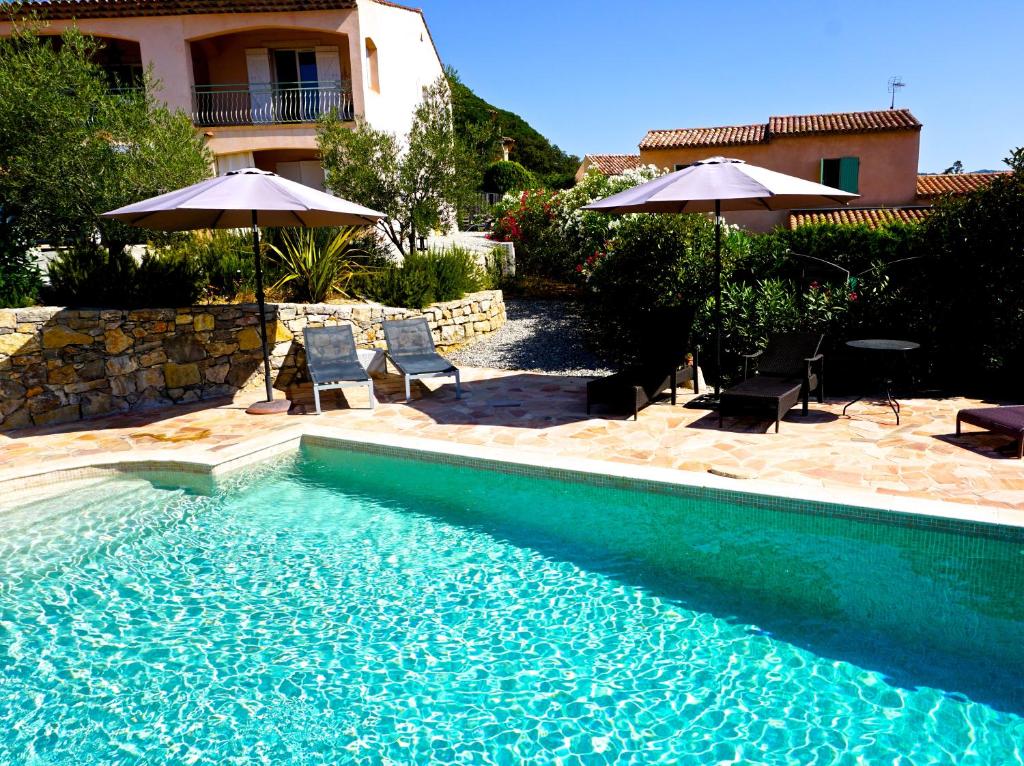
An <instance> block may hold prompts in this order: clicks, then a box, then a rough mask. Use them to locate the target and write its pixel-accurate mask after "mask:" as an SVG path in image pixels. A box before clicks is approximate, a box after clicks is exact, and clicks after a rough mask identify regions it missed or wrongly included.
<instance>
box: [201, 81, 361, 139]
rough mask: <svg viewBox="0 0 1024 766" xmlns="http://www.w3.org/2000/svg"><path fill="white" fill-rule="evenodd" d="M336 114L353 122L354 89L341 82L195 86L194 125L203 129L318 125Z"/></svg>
mask: <svg viewBox="0 0 1024 766" xmlns="http://www.w3.org/2000/svg"><path fill="white" fill-rule="evenodd" d="M331 111H336V112H337V113H338V117H339V118H340V119H342V120H351V119H353V116H354V112H353V108H352V88H351V85H350V84H349V83H345V82H341V81H338V80H333V81H324V80H321V81H318V82H275V83H266V84H263V83H233V84H217V85H193V86H192V122H194V123H195V124H196V125H197V126H199V127H218V126H220V127H224V126H238V125H287V124H293V123H302V122H315V121H316V120H317V119H318V118H319V117H320V116H321V115H325V114H327V113H329V112H331Z"/></svg>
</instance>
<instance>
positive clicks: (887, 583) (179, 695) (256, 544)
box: [0, 446, 1024, 764]
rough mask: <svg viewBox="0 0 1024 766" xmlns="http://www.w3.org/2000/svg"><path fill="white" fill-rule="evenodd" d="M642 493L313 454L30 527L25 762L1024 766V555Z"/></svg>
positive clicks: (14, 596)
mask: <svg viewBox="0 0 1024 766" xmlns="http://www.w3.org/2000/svg"><path fill="white" fill-rule="evenodd" d="M641 489H644V488H639V489H638V488H636V487H615V486H599V485H593V484H591V483H586V482H580V481H566V480H558V479H550V478H540V477H537V476H535V475H531V472H529V471H514V470H513V471H511V472H507V473H505V472H496V471H486V470H480V469H479V468H476V467H465V466H460V465H455V464H445V463H440V462H425V461H423V460H419V459H408V458H403V457H400V456H396V455H394V454H373V453H372V452H357V451H349V450H336V449H326V448H322V447H317V446H306V447H304V448H303V449H302V451H301V452H300V453H299V454H297V455H294V456H288V457H284V458H280V459H278V460H275V461H274V462H273V463H271V464H268V465H264V466H260V467H253V468H248V469H244V470H242V471H239V472H237V473H235V474H232V475H230V476H228V477H226V478H225V479H224V480H223V481H221V482H219V483H218V485H217V487H216V488H215V490H214V491H213V492H212V493H211V494H209V495H199V494H195V493H189V492H186V491H183V490H180V489H174V488H157V487H155V486H154V485H153V484H151V483H150V482H149V481H144V480H142V479H139V478H134V479H133V478H120V479H114V480H107V481H100V482H96V483H94V484H92V485H90V486H88V487H85V488H82V489H80V490H78V491H76V492H74V493H71V494H68V495H65V496H64V497H62V498H60V499H58V500H49V501H44V502H38V503H35V504H32V505H29V506H24V507H21V508H18V509H16V510H13V511H8V512H4V513H2V514H0V763H3V764H6V763H29V764H65V763H75V764H91V763H97V764H99V763H103V764H120V763H124V764H129V763H165V762H168V763H170V762H173V763H202V764H206V763H211V764H212V763H225V764H250V763H253V764H256V763H273V764H319V763H325V764H326V763H367V764H370V763H373V764H389V763H390V764H408V763H474V764H475V763H497V764H518V763H538V764H541V763H543V764H549V763H564V764H606V763H608V764H611V763H637V764H639V763H644V764H646V763H659V762H664V763H676V762H694V763H818V764H826V763H858V762H863V763H869V764H874V763H882V762H885V763H892V762H899V763H914V764H930V763H954V762H956V763H961V764H1008V763H1022V762H1024V761H1022V757H1024V756H1022V747H1024V746H1022V743H1024V681H1022V677H1021V669H1022V668H1024V640H1022V638H1024V542H1022V540H1021V539H1020V538H1019V537H1016V536H1015V534H1011V533H1007V534H1005V535H1003V534H1002V533H1000V534H993V535H984V534H976V532H977V531H978V530H976V529H972V530H970V532H972V533H971V534H968V530H966V529H959V530H958V529H955V528H954V527H955V525H952V524H935V525H934V526H933V527H930V528H929V527H927V526H922V524H924V522H922V521H920V520H917V521H915V522H914V525H908V524H907V523H906V522H907V521H908V520H903V523H895V520H894V519H892V518H889V517H886V516H885V514H878V513H861V512H858V511H857V510H856V509H848V512H847V513H845V514H839V515H823V514H822V513H817V512H815V509H814V508H811V507H797V506H795V505H794V504H792V503H782V502H777V503H776V502H769V501H758V500H754V499H751V498H745V497H744V496H741V495H734V496H724V495H723V496H721V497H715V498H712V499H710V500H709V499H708V498H707V497H699V496H698V494H699V493H687V492H683V491H673V492H669V491H665V492H652V491H649V488H647V489H644V491H641ZM898 757H902V758H903V759H905V760H902V761H894V759H896V758H898ZM858 759H861V760H860V761H858Z"/></svg>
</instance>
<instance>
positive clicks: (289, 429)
mask: <svg viewBox="0 0 1024 766" xmlns="http://www.w3.org/2000/svg"><path fill="white" fill-rule="evenodd" d="M585 385H586V379H585V378H567V377H555V376H548V375H543V374H532V373H520V372H507V371H498V370H483V369H464V370H463V391H464V396H463V399H462V400H461V401H457V400H456V399H455V391H454V386H452V385H450V384H446V383H444V382H443V381H437V382H434V381H429V382H428V384H426V385H425V384H424V383H422V382H416V383H414V384H413V397H414V398H413V401H412V402H411V403H410V404H406V403H404V402H403V401H402V396H403V395H402V381H401V379H400V378H399V377H398V376H397V375H393V374H391V375H382V376H377V377H376V390H377V395H378V399H379V401H380V405H379V406H378V408H377V410H376V411H370V410H369V409H364V408H365V407H366V404H367V402H366V400H365V397H366V394H365V392H363V391H360V390H355V389H353V390H350V391H348V392H346V393H344V394H343V393H342V392H340V391H329V392H324V394H323V403H324V414H323V415H322V416H320V417H317V416H316V415H315V414H312V413H313V407H312V393H311V389H309V388H308V387H302V388H300V389H297V390H295V389H293V390H292V391H290V392H289V394H290V398H292V400H293V402H294V405H293V407H292V412H291V413H290V414H288V415H278V416H263V417H257V416H251V415H247V414H246V413H245V411H244V410H245V407H246V406H247V405H248V404H249V403H251V402H252V401H255V400H257V399H258V396H257V395H254V394H246V395H244V396H240V397H239V398H237V399H236V400H235V401H233V402H226V401H225V402H221V403H217V402H202V403H196V404H190V405H179V406H174V407H169V408H164V409H159V410H151V411H147V412H138V413H131V414H127V415H119V416H114V417H108V418H104V419H101V420H92V421H84V422H80V423H75V424H69V425H65V426H53V427H49V428H37V429H29V430H23V431H15V432H11V433H7V434H0V481H2V480H3V479H9V478H14V477H20V476H26V475H29V474H36V473H39V472H41V471H46V470H54V469H57V468H60V467H61V466H62V465H65V464H71V463H75V464H81V463H82V462H83V461H90V460H95V461H96V462H107V463H109V462H111V461H112V460H117V459H118V456H119V455H124V454H126V453H131V454H132V456H133V457H134V458H139V457H141V456H143V455H145V456H151V457H164V458H167V459H170V460H177V459H179V458H178V456H182V459H183V456H184V455H186V454H188V455H191V456H194V455H205V456H206V457H207V459H208V460H212V461H218V460H220V459H222V458H225V457H230V456H232V455H234V454H238V453H239V452H240V451H241V450H242V449H243V447H244V446H245V445H247V444H251V443H253V441H254V440H257V441H258V440H260V439H267V438H270V437H272V436H275V435H277V436H285V435H289V434H292V433H294V434H295V435H298V434H300V433H301V432H302V431H303V430H304V429H305V428H307V427H309V426H317V427H318V428H320V429H323V428H331V427H336V428H339V429H344V430H345V431H346V432H348V433H351V432H353V431H359V432H363V433H368V432H375V433H388V434H394V435H403V436H413V437H420V438H427V439H433V440H447V441H451V442H457V443H459V444H461V445H464V446H471V447H472V446H479V447H481V448H486V447H488V446H491V447H500V448H504V449H513V450H516V451H521V452H524V453H525V452H529V453H530V454H532V455H543V454H550V455H557V456H558V457H559V458H562V459H565V458H586V459H590V460H602V461H613V462H616V463H627V464H633V465H643V466H650V467H657V468H668V469H677V470H681V471H696V472H708V471H712V472H714V473H716V474H718V475H725V476H729V477H733V478H735V479H736V489H738V490H741V491H742V490H744V489H747V488H748V487H745V486H744V485H745V482H744V480H745V479H755V478H756V479H760V480H766V481H771V482H783V483H788V484H791V485H802V486H804V487H815V488H824V489H826V490H831V489H835V490H837V491H838V492H837V495H836V498H835V499H836V501H837V502H843V497H842V496H841V494H840V493H841V492H842V491H844V490H846V491H855V492H856V493H858V494H862V493H864V492H871V493H878V494H881V495H894V496H904V497H910V498H923V499H929V500H944V501H952V502H958V503H968V504H971V505H975V506H979V505H980V506H992V507H995V508H1000V509H1013V510H1015V511H1020V512H1022V514H1024V462H1022V461H1019V460H1016V459H1013V458H1014V456H1015V452H1014V448H1013V445H1012V444H1011V442H1010V440H1009V439H1007V438H1005V437H1000V436H994V435H990V434H986V433H983V432H980V431H976V430H969V431H967V432H965V434H964V435H963V436H961V437H957V436H955V435H954V434H955V417H956V411H957V410H958V409H961V408H963V407H970V406H984V405H985V404H986V403H983V402H977V401H973V400H967V399H961V398H956V399H916V400H915V399H911V400H907V401H905V402H904V403H903V412H902V425H900V426H897V425H896V424H895V418H894V417H893V414H892V412H891V411H890V410H889V409H888V408H887V407H885V406H879V405H878V404H876V403H872V402H870V401H865V402H861V403H859V404H856V405H854V406H853V407H851V408H850V412H849V417H843V416H842V414H841V413H842V409H843V405H844V404H845V401H842V400H833V401H829V402H826V403H825V404H824V405H821V404H816V403H812V405H811V413H810V415H808V416H807V417H803V416H801V415H800V414H799V408H797V409H795V410H793V412H792V413H791V414H790V415H789V416H788V417H787V418H786V419H785V421H784V422H783V424H782V431H781V433H779V434H775V433H771V432H770V427H771V424H770V423H769V422H768V421H761V422H758V421H755V420H750V419H738V418H737V419H731V418H727V419H726V421H725V428H724V429H722V430H719V429H718V428H717V423H718V419H717V414H716V413H712V412H709V411H707V410H699V409H691V408H688V407H686V406H685V404H686V403H687V401H688V397H687V396H680V399H679V404H677V405H676V406H672V405H671V404H669V403H668V402H667V401H665V402H661V403H658V404H655V405H654V406H652V407H649V408H648V409H646V410H644V411H643V412H641V413H640V419H639V420H638V421H633V420H632V419H626V418H625V417H622V416H618V415H609V416H602V415H600V414H595V416H593V417H587V415H586V414H585ZM346 396H348V397H350V398H349V399H348V400H347V401H348V402H349V403H351V405H352V408H349V406H348V404H346V398H345V397H346ZM967 428H968V429H969V428H970V427H967ZM485 454H486V450H484V449H481V455H482V456H483V455H485Z"/></svg>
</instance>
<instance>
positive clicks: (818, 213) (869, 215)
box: [789, 207, 931, 229]
mask: <svg viewBox="0 0 1024 766" xmlns="http://www.w3.org/2000/svg"><path fill="white" fill-rule="evenodd" d="M930 212H931V208H929V207H860V208H857V207H853V208H834V209H822V210H793V211H791V212H790V214H789V228H791V229H796V228H798V227H800V226H809V225H811V224H818V223H834V224H839V225H841V226H870V227H871V228H872V229H877V228H878V227H879V226H881V225H883V224H886V223H892V222H894V221H899V222H901V223H918V222H920V221H923V220H924V219H925V218H927V217H928V214H929V213H930Z"/></svg>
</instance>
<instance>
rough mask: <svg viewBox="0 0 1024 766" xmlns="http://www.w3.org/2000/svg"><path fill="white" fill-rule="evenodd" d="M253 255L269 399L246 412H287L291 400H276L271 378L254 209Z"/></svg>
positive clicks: (261, 413)
mask: <svg viewBox="0 0 1024 766" xmlns="http://www.w3.org/2000/svg"><path fill="white" fill-rule="evenodd" d="M252 256H253V261H254V265H255V269H256V306H257V310H258V311H259V313H260V343H261V347H262V349H263V376H264V379H265V382H266V384H267V399H266V401H263V402H256V404H254V405H252V406H251V407H249V409H247V410H246V412H248V413H249V414H250V415H270V414H273V413H277V412H287V411H288V410H289V408H290V407H291V402H289V401H288V400H287V399H281V400H278V401H276V402H275V401H274V385H273V382H272V381H271V378H270V346H269V344H268V342H267V303H266V296H265V295H264V294H263V263H262V261H261V259H260V227H259V225H258V223H257V213H256V211H255V210H253V211H252Z"/></svg>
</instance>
